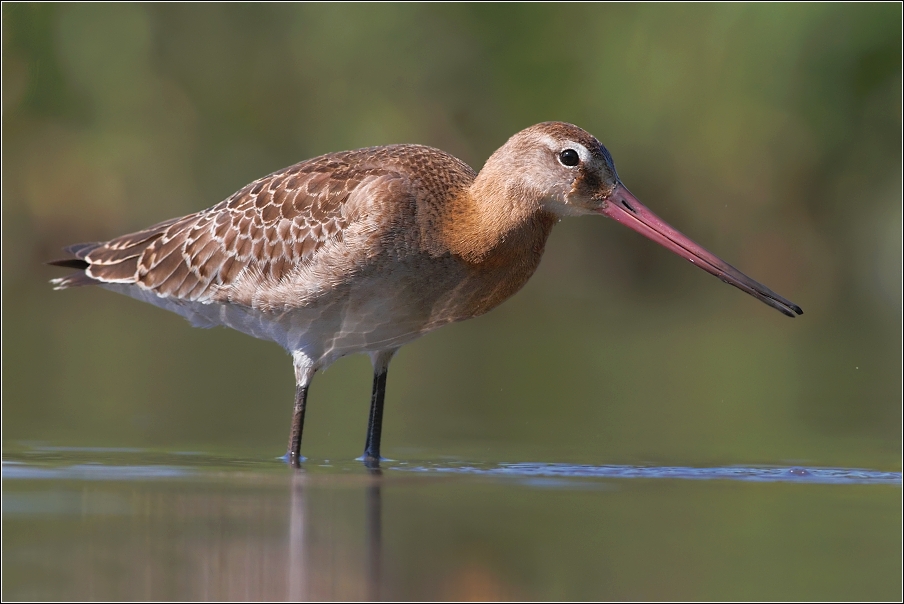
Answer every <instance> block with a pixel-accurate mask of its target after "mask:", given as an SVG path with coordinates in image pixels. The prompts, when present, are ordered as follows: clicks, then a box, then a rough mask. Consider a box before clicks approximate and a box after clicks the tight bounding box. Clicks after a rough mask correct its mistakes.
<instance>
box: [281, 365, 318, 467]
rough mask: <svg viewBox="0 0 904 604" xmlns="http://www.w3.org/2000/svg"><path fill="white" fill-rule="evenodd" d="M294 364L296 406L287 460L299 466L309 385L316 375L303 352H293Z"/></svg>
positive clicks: (293, 413) (293, 412)
mask: <svg viewBox="0 0 904 604" xmlns="http://www.w3.org/2000/svg"><path fill="white" fill-rule="evenodd" d="M292 364H293V365H294V366H295V408H294V409H293V411H292V431H291V432H289V450H288V451H286V460H287V461H288V462H289V463H290V464H292V465H294V466H297V465H298V464H299V462H300V461H301V460H302V457H301V433H302V431H303V430H304V410H305V405H306V404H307V402H308V386H309V385H310V383H311V378H313V377H314V367H313V363H311V360H310V359H309V358H308V357H307V356H305V355H304V354H303V353H302V352H293V353H292Z"/></svg>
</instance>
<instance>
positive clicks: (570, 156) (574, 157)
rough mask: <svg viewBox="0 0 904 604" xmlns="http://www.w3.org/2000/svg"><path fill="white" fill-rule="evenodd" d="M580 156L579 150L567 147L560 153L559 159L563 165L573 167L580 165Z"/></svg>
mask: <svg viewBox="0 0 904 604" xmlns="http://www.w3.org/2000/svg"><path fill="white" fill-rule="evenodd" d="M580 159H581V158H580V157H578V152H577V151H575V150H574V149H565V150H564V151H562V152H561V153H559V161H560V162H561V163H562V165H563V166H568V167H569V168H573V167H574V166H576V165H578V162H579V161H580Z"/></svg>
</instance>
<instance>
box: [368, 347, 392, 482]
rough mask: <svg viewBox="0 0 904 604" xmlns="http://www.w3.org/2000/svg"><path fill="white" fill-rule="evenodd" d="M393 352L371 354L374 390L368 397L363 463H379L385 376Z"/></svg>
mask: <svg viewBox="0 0 904 604" xmlns="http://www.w3.org/2000/svg"><path fill="white" fill-rule="evenodd" d="M395 353H396V351H395V350H389V351H384V352H377V353H373V354H371V360H372V361H373V365H374V388H373V392H372V393H371V397H370V417H369V418H368V421H367V441H366V442H365V443H364V463H365V464H368V465H370V464H376V465H379V463H380V436H381V434H382V431H383V400H384V399H385V397H386V374H387V373H388V369H389V361H390V360H392V355H394V354H395Z"/></svg>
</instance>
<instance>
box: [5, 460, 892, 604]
mask: <svg viewBox="0 0 904 604" xmlns="http://www.w3.org/2000/svg"><path fill="white" fill-rule="evenodd" d="M900 486H901V473H899V472H880V471H873V470H866V469H845V468H818V467H803V466H788V467H775V466H770V467H742V466H730V467H677V466H673V467H657V466H626V465H611V466H592V465H569V464H556V463H503V464H497V463H481V462H474V461H467V460H398V461H387V462H384V463H383V464H381V468H380V469H368V468H365V467H364V466H363V465H362V464H361V463H359V462H356V461H354V460H341V461H337V460H315V459H308V460H306V461H305V462H304V463H303V464H302V467H301V468H298V469H293V468H290V467H287V466H286V465H285V464H284V463H283V462H282V461H280V460H279V459H266V458H263V459H254V458H240V457H228V456H221V455H210V454H205V453H201V452H191V451H183V452H153V451H143V450H140V449H81V448H61V447H29V448H24V449H22V450H19V451H16V452H14V453H9V454H6V455H5V458H4V461H3V487H4V491H3V551H4V556H3V577H4V579H3V597H4V599H131V600H134V599H176V598H186V599H221V600H222V599H227V600H244V599H345V600H356V599H417V598H425V599H459V600H461V599H541V600H542V599H714V598H730V599H757V598H763V599H780V598H799V599H803V598H819V599H895V598H897V597H898V595H899V594H900V573H899V570H900V562H901V549H900V531H901V518H900V505H901V488H900Z"/></svg>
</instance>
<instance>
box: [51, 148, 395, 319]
mask: <svg viewBox="0 0 904 604" xmlns="http://www.w3.org/2000/svg"><path fill="white" fill-rule="evenodd" d="M386 176H390V177H391V176H398V174H394V175H393V174H391V173H388V172H387V170H386V169H383V168H380V167H372V168H367V167H364V168H362V167H361V166H353V165H352V162H350V161H349V158H348V156H347V154H331V155H326V156H322V157H319V158H315V159H313V160H308V161H305V162H302V163H300V164H296V165H294V166H291V167H289V168H286V169H284V170H280V171H279V172H275V173H273V174H271V175H269V176H265V177H264V178H261V179H259V180H256V181H254V182H252V183H251V184H249V185H247V186H246V187H244V188H242V189H241V190H239V191H238V192H236V193H235V194H234V195H232V196H231V197H229V198H228V199H226V200H224V201H223V202H221V203H219V204H217V205H215V206H213V207H212V208H209V209H207V210H204V211H201V212H198V213H196V214H190V215H188V216H185V217H183V218H176V219H172V220H168V221H166V222H162V223H160V224H157V225H155V226H152V227H150V228H147V229H145V230H143V231H139V232H137V233H132V234H129V235H123V236H122V237H117V238H116V239H112V240H110V241H107V242H105V243H99V244H86V245H82V246H73V247H72V248H69V251H70V252H71V253H73V254H74V255H75V256H76V257H77V258H80V259H81V260H83V261H84V262H85V263H86V264H87V266H86V267H84V268H85V272H84V275H81V274H76V275H75V277H76V278H77V279H78V278H81V279H82V281H81V282H80V281H78V280H77V281H75V282H72V283H64V281H65V279H66V278H63V279H60V280H58V281H59V283H57V285H58V286H61V287H66V286H67V285H82V284H84V277H87V278H89V279H90V280H91V281H93V282H101V283H127V284H135V285H138V286H139V287H141V288H142V289H146V290H151V291H154V292H155V293H156V294H158V295H160V296H166V297H173V298H178V299H181V300H188V301H196V300H197V301H201V302H206V301H210V300H213V299H215V298H214V296H215V295H216V294H217V292H218V291H222V290H223V289H224V288H228V287H229V286H230V285H232V284H234V283H235V282H236V280H237V279H238V278H239V277H240V276H241V275H242V274H243V272H244V271H248V270H253V271H255V273H257V274H258V275H260V276H263V277H264V278H269V279H271V280H272V281H273V282H279V280H280V279H282V278H283V277H284V276H285V275H286V274H287V272H288V271H289V270H291V269H292V268H293V267H295V266H297V265H299V264H300V263H304V262H306V261H307V260H309V259H310V258H312V257H313V256H314V255H315V254H316V253H317V251H318V250H319V249H320V248H321V247H322V246H323V245H324V244H325V243H326V242H328V241H330V240H335V239H341V238H342V236H343V231H344V229H346V228H347V227H348V225H349V223H350V221H351V220H353V219H354V217H352V216H350V215H349V211H348V208H347V206H348V204H347V203H346V202H347V200H348V199H349V196H350V195H351V194H352V193H353V192H354V191H355V190H356V188H358V187H359V186H362V184H367V183H369V182H372V181H373V180H374V179H377V178H381V177H386ZM70 262H72V261H70ZM69 266H71V264H69Z"/></svg>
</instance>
